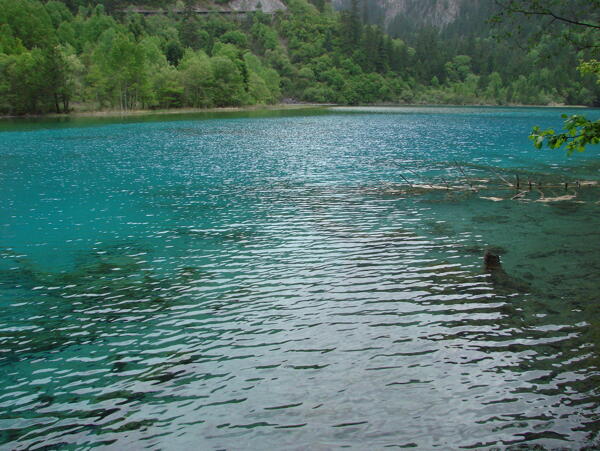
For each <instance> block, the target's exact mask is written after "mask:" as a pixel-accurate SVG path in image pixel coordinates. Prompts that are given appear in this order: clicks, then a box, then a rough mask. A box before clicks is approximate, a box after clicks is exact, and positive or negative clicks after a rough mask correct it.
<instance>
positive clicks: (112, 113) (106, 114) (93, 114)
mask: <svg viewBox="0 0 600 451" xmlns="http://www.w3.org/2000/svg"><path fill="white" fill-rule="evenodd" d="M332 107H334V108H377V107H380V108H381V107H386V108H396V107H397V108H418V107H421V108H423V107H437V108H439V107H448V108H460V107H465V108H468V107H487V108H549V109H560V108H573V109H582V110H584V109H596V108H595V107H590V106H586V105H559V104H553V105H521V104H509V105H492V104H466V105H458V104H436V103H427V104H421V103H376V104H364V105H339V104H335V103H277V104H274V105H249V106H232V107H213V108H169V109H158V110H128V111H122V110H96V111H71V112H69V113H48V114H25V115H0V120H6V119H67V118H86V117H87V118H113V117H114V118H118V117H136V116H163V115H176V114H202V113H238V112H245V111H283V110H301V109H310V108H332Z"/></svg>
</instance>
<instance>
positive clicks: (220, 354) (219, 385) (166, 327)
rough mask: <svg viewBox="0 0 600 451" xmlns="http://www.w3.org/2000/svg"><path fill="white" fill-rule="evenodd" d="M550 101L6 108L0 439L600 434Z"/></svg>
mask: <svg viewBox="0 0 600 451" xmlns="http://www.w3.org/2000/svg"><path fill="white" fill-rule="evenodd" d="M565 111H567V110H565ZM562 112H563V110H557V109H533V108H522V109H511V108H504V109H499V108H367V109H364V108H354V109H348V108H346V109H330V110H314V111H310V110H306V111H301V112H298V111H295V112H294V111H292V112H271V113H242V114H222V115H218V114H217V115H212V116H210V117H208V116H206V115H205V116H178V117H172V116H165V117H160V118H157V117H151V118H134V119H129V120H128V121H127V122H122V123H119V122H116V121H111V120H71V121H50V120H44V121H12V122H4V123H2V124H0V129H1V130H2V131H1V132H0V193H1V196H2V197H1V199H2V206H1V207H0V372H1V373H0V374H1V375H2V377H1V378H0V448H6V449H14V448H17V449H25V448H31V449H36V448H42V447H44V446H47V447H55V448H72V447H78V448H91V447H95V446H104V447H109V448H113V449H124V448H125V447H131V448H133V449H139V448H145V447H147V448H153V449H156V448H162V449H266V448H269V447H271V448H275V449H282V448H285V449H288V448H289V449H330V448H333V447H339V446H350V447H356V448H358V449H380V448H384V447H388V446H390V447H392V446H394V447H418V448H419V449H435V448H437V449H458V448H461V447H464V448H473V447H494V446H495V447H502V448H503V447H510V446H519V445H528V446H539V447H540V449H554V448H559V447H565V448H570V449H577V448H581V447H585V446H589V447H594V446H600V431H599V430H600V427H599V425H598V424H599V423H600V404H599V403H600V388H599V387H600V294H599V288H600V277H598V276H599V275H600V257H599V255H600V215H599V213H600V204H599V201H600V196H598V194H599V193H600V187H596V186H595V185H593V184H590V182H597V181H600V157H599V156H598V150H599V149H598V148H594V147H590V148H589V149H588V150H587V151H586V152H585V153H583V154H577V155H574V156H572V157H570V158H568V157H567V156H566V155H565V153H564V152H563V151H537V150H535V149H534V148H533V147H532V146H531V144H530V143H529V141H528V140H527V135H528V133H529V131H530V130H531V127H532V126H533V125H540V126H543V127H548V126H553V127H556V128H560V124H561V121H562V120H561V119H560V113H562ZM567 112H569V111H567ZM586 114H587V115H588V116H590V117H593V118H597V117H599V116H600V112H599V111H598V110H591V111H590V110H588V111H586ZM256 116H258V117H256ZM517 175H518V176H519V180H520V186H521V188H522V190H521V191H522V194H521V196H522V198H521V199H512V197H514V196H515V195H516V194H517V193H518V192H519V190H516V189H514V188H512V187H509V186H507V183H506V182H510V183H514V182H515V180H516V177H517ZM529 182H531V183H532V189H531V190H529V186H528V185H529ZM577 182H580V184H579V186H578V185H577ZM565 184H566V185H565ZM471 186H472V188H471ZM444 188H445V189H444ZM553 199H554V200H553ZM561 199H562V200H561ZM485 249H492V250H493V251H494V252H496V253H500V254H501V259H502V262H503V268H504V270H505V272H506V274H504V275H502V274H501V276H502V277H501V278H500V279H497V278H494V277H492V276H491V275H490V274H487V273H485V272H484V270H483V267H482V256H483V253H484V250H485Z"/></svg>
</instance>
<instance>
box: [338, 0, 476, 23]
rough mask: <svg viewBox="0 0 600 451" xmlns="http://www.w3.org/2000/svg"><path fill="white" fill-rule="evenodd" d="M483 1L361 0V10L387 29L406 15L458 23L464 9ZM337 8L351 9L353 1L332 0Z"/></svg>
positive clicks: (415, 20)
mask: <svg viewBox="0 0 600 451" xmlns="http://www.w3.org/2000/svg"><path fill="white" fill-rule="evenodd" d="M478 3H479V0H359V1H358V8H359V10H360V13H361V14H363V15H365V14H366V15H368V18H369V21H370V22H377V23H380V24H382V25H383V26H384V27H385V28H388V27H389V25H390V24H391V23H392V22H394V21H396V20H398V18H403V19H405V20H409V21H411V22H412V23H414V24H415V25H417V24H419V25H421V24H422V25H433V26H436V27H441V28H443V27H445V26H447V25H448V24H450V23H452V22H454V21H455V20H456V19H457V18H458V16H459V15H460V14H461V12H462V10H463V9H465V8H469V7H472V6H475V5H477V4H478ZM332 4H333V6H334V7H335V8H336V9H348V8H350V5H351V0H332Z"/></svg>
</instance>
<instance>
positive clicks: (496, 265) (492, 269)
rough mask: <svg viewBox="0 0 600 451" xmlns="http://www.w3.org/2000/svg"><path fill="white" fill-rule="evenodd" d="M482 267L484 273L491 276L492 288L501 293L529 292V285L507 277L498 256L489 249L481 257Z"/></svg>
mask: <svg viewBox="0 0 600 451" xmlns="http://www.w3.org/2000/svg"><path fill="white" fill-rule="evenodd" d="M483 265H484V269H485V272H486V273H488V274H490V276H491V279H492V284H493V285H494V288H496V289H499V290H502V291H505V290H508V291H517V292H521V293H526V292H529V289H530V286H529V284H527V283H525V282H522V281H520V280H518V279H516V278H514V277H511V276H509V275H508V273H507V272H506V271H505V270H504V268H503V267H502V263H501V262H500V255H498V254H495V253H493V252H491V251H490V250H489V249H488V250H486V251H485V254H484V255H483Z"/></svg>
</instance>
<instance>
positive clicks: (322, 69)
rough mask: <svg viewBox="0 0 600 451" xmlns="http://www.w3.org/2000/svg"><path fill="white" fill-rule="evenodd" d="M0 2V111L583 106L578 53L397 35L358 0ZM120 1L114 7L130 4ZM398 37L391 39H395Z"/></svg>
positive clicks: (546, 44) (477, 39) (453, 33)
mask: <svg viewBox="0 0 600 451" xmlns="http://www.w3.org/2000/svg"><path fill="white" fill-rule="evenodd" d="M123 3H124V2H116V1H114V0H102V1H87V0H64V1H56V0H50V1H47V2H41V1H40V0H19V1H15V0H0V112H1V113H4V114H24V113H47V112H65V111H69V110H70V109H72V108H73V106H76V107H78V108H88V109H105V108H112V109H121V110H129V109H134V108H176V107H186V106H191V107H213V106H230V105H250V104H268V103H276V102H278V101H280V100H281V99H282V97H292V98H295V99H298V100H304V101H311V102H333V103H340V104H358V103H375V102H390V103H424V102H427V103H455V104H464V103H489V104H506V103H523V104H546V103H550V102H566V103H584V104H591V103H594V102H597V101H598V99H600V95H599V91H600V89H599V87H598V85H597V84H596V83H594V79H593V77H589V76H588V77H586V76H585V75H581V74H579V73H578V72H577V71H576V70H575V66H576V61H577V57H578V56H577V55H576V54H571V55H562V57H561V59H560V60H559V61H557V60H554V61H543V60H541V59H540V58H539V55H540V54H542V53H544V54H545V53H546V52H550V51H552V50H553V47H556V46H557V44H556V41H555V40H552V39H547V40H541V41H540V42H539V44H538V46H537V47H535V48H533V49H530V50H527V51H525V50H523V51H515V50H514V49H511V47H510V46H509V44H506V43H498V42H497V41H495V40H494V39H493V38H492V37H490V36H487V35H483V36H482V35H481V33H480V32H478V33H471V34H468V33H463V32H461V31H460V27H464V26H466V25H465V24H464V23H462V22H460V21H458V22H457V23H456V25H455V27H454V29H452V28H451V27H450V28H449V29H448V30H445V31H443V32H442V31H440V30H437V29H435V28H431V27H421V28H420V29H418V30H411V31H410V33H407V35H406V36H405V37H404V38H403V39H401V38H400V37H395V38H393V37H391V36H390V35H388V34H386V33H384V32H383V31H382V29H381V28H380V27H379V26H378V25H375V24H372V23H368V17H366V16H365V15H368V11H365V9H364V7H363V4H362V3H360V2H359V1H358V0H353V1H352V2H351V7H350V8H349V9H348V10H345V11H342V12H335V11H333V9H332V8H331V5H330V4H329V2H326V1H324V0H311V1H310V2H309V1H306V0H287V1H286V4H287V6H288V10H287V11H284V12H278V13H276V14H274V15H267V14H264V13H262V12H260V11H257V12H256V13H253V14H248V15H246V16H244V17H236V18H228V17H225V16H222V15H219V14H217V13H212V14H208V15H203V16H199V15H195V14H193V12H192V11H191V8H190V7H191V6H192V5H193V4H194V2H193V1H191V0H186V1H185V2H184V1H181V0H179V1H177V2H174V1H167V0H154V1H153V0H145V1H143V2H137V3H140V4H144V5H147V6H148V5H149V6H152V7H155V8H163V10H164V14H157V15H152V16H147V17H145V16H140V15H138V14H134V13H132V12H131V11H128V10H127V8H126V7H124V5H123ZM135 3H136V2H135V1H128V2H127V4H128V5H129V4H135ZM397 36H399V35H398V34H397Z"/></svg>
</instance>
